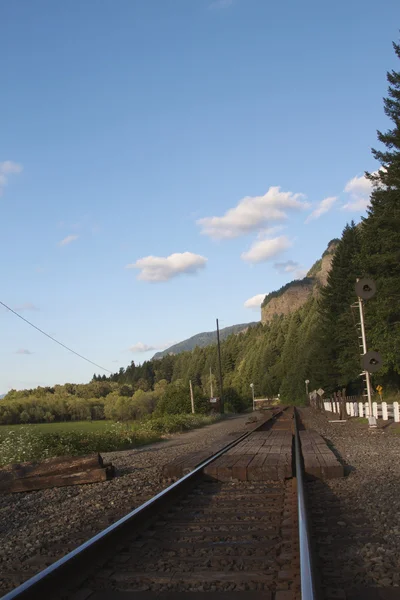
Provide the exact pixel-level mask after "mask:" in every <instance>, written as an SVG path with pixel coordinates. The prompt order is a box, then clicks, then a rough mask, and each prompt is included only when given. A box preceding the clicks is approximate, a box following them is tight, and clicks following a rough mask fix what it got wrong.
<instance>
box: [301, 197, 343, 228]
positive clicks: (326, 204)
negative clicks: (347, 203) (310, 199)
mask: <svg viewBox="0 0 400 600" xmlns="http://www.w3.org/2000/svg"><path fill="white" fill-rule="evenodd" d="M336 200H337V196H329V198H325V199H324V200H321V202H320V203H319V204H318V206H317V208H316V209H315V210H313V211H312V213H311V214H309V215H308V217H307V219H306V220H305V221H304V222H305V223H309V222H310V221H313V220H314V219H319V218H320V217H321V216H322V215H324V214H325V213H327V212H328V211H329V210H330V209H331V208H332V206H333V205H334V204H335V202H336Z"/></svg>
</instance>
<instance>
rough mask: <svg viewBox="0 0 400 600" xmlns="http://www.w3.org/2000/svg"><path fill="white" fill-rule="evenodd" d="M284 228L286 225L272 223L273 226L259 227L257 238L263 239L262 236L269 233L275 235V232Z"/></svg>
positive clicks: (264, 236) (267, 235)
mask: <svg viewBox="0 0 400 600" xmlns="http://www.w3.org/2000/svg"><path fill="white" fill-rule="evenodd" d="M286 228H287V226H286V225H274V227H266V228H265V229H261V230H260V231H259V232H258V233H257V238H258V239H259V240H263V239H264V238H266V237H270V236H271V235H275V234H276V233H279V232H280V231H283V230H284V229H286Z"/></svg>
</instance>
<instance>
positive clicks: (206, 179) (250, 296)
mask: <svg viewBox="0 0 400 600" xmlns="http://www.w3.org/2000/svg"><path fill="white" fill-rule="evenodd" d="M1 10H2V17H1V22H0V69H1V77H0V89H1V93H0V215H1V225H2V226H1V237H0V245H1V251H2V257H3V260H2V261H1V263H0V280H1V295H0V300H1V301H2V302H4V303H6V304H7V305H8V306H10V307H12V308H13V309H14V310H17V311H19V312H20V313H21V314H22V315H23V316H24V317H25V318H27V319H29V320H31V321H32V322H33V323H35V324H36V325H37V326H38V327H40V328H42V329H44V330H45V331H46V332H48V333H49V334H50V335H53V336H55V337H56V338H57V339H59V340H60V341H62V342H63V343H64V344H66V345H68V346H71V347H72V348H73V349H75V350H76V351H77V352H79V353H81V354H83V355H85V356H87V357H88V358H90V359H91V360H93V361H94V362H96V363H99V364H100V365H103V366H104V367H106V368H107V369H109V370H111V371H115V370H117V369H119V367H120V366H125V365H127V364H128V363H129V362H130V361H131V360H132V359H133V360H135V361H142V360H144V359H145V358H149V357H151V356H152V354H153V353H154V351H155V350H157V349H160V348H163V347H165V346H166V345H169V344H170V343H173V342H175V341H180V340H182V339H184V338H186V337H189V336H191V335H193V334H195V333H198V332H200V331H209V330H212V329H213V328H214V324H215V318H216V317H219V319H220V322H221V327H222V326H227V325H232V324H235V323H240V322H247V321H252V320H258V318H259V309H258V304H259V299H254V297H257V296H260V295H263V294H265V293H267V292H269V291H271V290H274V289H277V288H279V287H281V286H282V285H284V284H285V283H286V282H288V281H290V280H291V279H293V278H295V277H297V276H302V274H303V273H304V271H305V270H307V269H308V268H309V267H310V266H311V265H312V263H313V262H314V261H315V260H316V259H318V258H319V257H320V255H321V253H322V252H323V251H324V250H325V248H326V244H327V242H328V241H329V240H330V239H331V238H333V237H337V236H340V233H341V231H342V229H343V227H344V225H345V224H346V222H347V221H349V220H351V219H355V220H356V221H357V220H359V218H360V215H361V214H365V206H366V203H367V198H368V191H369V190H368V184H367V182H366V181H365V179H364V178H363V172H364V170H365V169H368V170H374V169H375V168H376V167H377V165H376V163H375V162H374V161H373V159H372V156H371V153H370V148H371V146H374V145H375V144H376V129H378V128H383V129H385V127H387V125H388V123H387V121H386V118H385V116H384V113H383V108H382V97H383V96H384V95H385V94H386V87H387V85H386V78H385V75H386V71H387V70H388V69H391V68H396V69H398V67H399V65H397V64H396V59H395V56H394V53H393V50H392V46H391V42H392V40H397V39H398V29H399V25H400V5H399V3H398V1H397V0H382V2H381V3H380V5H379V7H378V5H377V4H376V2H372V0H362V1H361V0H352V2H345V1H344V0H338V1H337V2H334V3H333V2H330V3H328V2H321V1H320V0H318V1H317V0H315V1H314V0H312V1H306V2H302V3H300V2H297V1H296V0H286V1H285V2H274V3H272V2H266V1H265V0H231V1H229V0H219V1H218V0H217V1H215V2H212V1H211V0H86V1H85V2H81V1H80V0H69V1H68V2H63V1H61V0H35V2H32V1H31V0H18V1H17V2H8V3H4V4H3V6H2V9H1ZM290 261H291V262H290ZM293 263H295V264H293ZM277 265H278V266H277ZM260 297H261V296H260ZM246 301H247V304H248V305H250V306H253V308H251V307H250V308H246V307H245V306H244V305H245V303H246ZM0 333H1V335H0V355H1V366H2V368H1V370H0V392H6V391H7V390H8V389H10V388H12V387H14V388H24V387H31V386H36V385H46V384H54V383H57V382H58V383H63V382H66V381H76V382H78V381H82V382H84V381H88V380H89V379H90V377H91V375H92V374H93V372H94V371H95V370H96V371H97V372H99V369H95V368H94V367H92V366H91V365H89V364H87V363H85V362H84V361H83V360H81V359H79V358H78V357H76V356H74V355H72V354H70V353H69V352H67V351H66V350H64V349H63V348H60V347H59V346H57V345H56V344H54V343H53V342H51V341H50V340H48V339H47V338H45V337H44V336H42V335H41V334H40V333H38V332H37V331H35V330H34V329H32V328H30V327H29V326H28V325H26V324H25V323H24V322H22V321H20V320H19V319H18V318H17V317H15V316H14V315H13V314H12V313H10V312H9V311H7V310H6V309H2V308H1V307H0ZM148 347H150V348H152V349H149V350H148V351H147V352H145V351H144V350H146V348H148Z"/></svg>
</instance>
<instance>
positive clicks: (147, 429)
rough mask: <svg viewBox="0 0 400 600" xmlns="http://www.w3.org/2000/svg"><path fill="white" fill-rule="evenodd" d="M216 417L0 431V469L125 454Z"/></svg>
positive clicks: (168, 417)
mask: <svg viewBox="0 0 400 600" xmlns="http://www.w3.org/2000/svg"><path fill="white" fill-rule="evenodd" d="M219 418H220V417H219V416H206V415H186V414H178V415H163V416H160V417H153V418H150V419H144V420H143V421H135V422H133V423H113V422H111V421H95V422H90V421H76V422H63V423H43V424H37V425H4V426H1V427H0V466H1V465H7V464H12V463H19V462H24V461H30V460H38V461H40V460H43V459H45V458H50V457H52V456H70V455H75V456H79V455H85V454H91V453H93V452H113V451H115V450H127V449H129V448H133V447H135V446H143V445H145V444H150V443H152V442H156V441H159V440H161V439H162V438H163V436H165V435H168V434H171V433H175V432H183V431H188V430H189V429H194V428H197V427H203V426H204V425H210V424H211V423H214V422H215V421H217V420H218V419H219Z"/></svg>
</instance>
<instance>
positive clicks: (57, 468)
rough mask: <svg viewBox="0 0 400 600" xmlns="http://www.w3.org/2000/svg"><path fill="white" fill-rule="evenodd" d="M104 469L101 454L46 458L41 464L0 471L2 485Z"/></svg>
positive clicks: (6, 468) (34, 463) (9, 467)
mask: <svg viewBox="0 0 400 600" xmlns="http://www.w3.org/2000/svg"><path fill="white" fill-rule="evenodd" d="M102 467H103V459H102V458H101V456H100V454H89V455H86V456H57V457H55V458H46V459H44V460H42V461H40V462H37V461H35V462H32V461H30V462H24V463H19V464H13V465H8V466H6V467H4V468H2V469H0V485H1V484H2V483H3V482H9V481H13V480H15V479H23V478H28V477H39V476H44V475H46V476H49V475H57V474H59V475H61V474H66V473H73V472H75V473H81V472H82V471H87V470H90V469H99V468H102Z"/></svg>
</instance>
